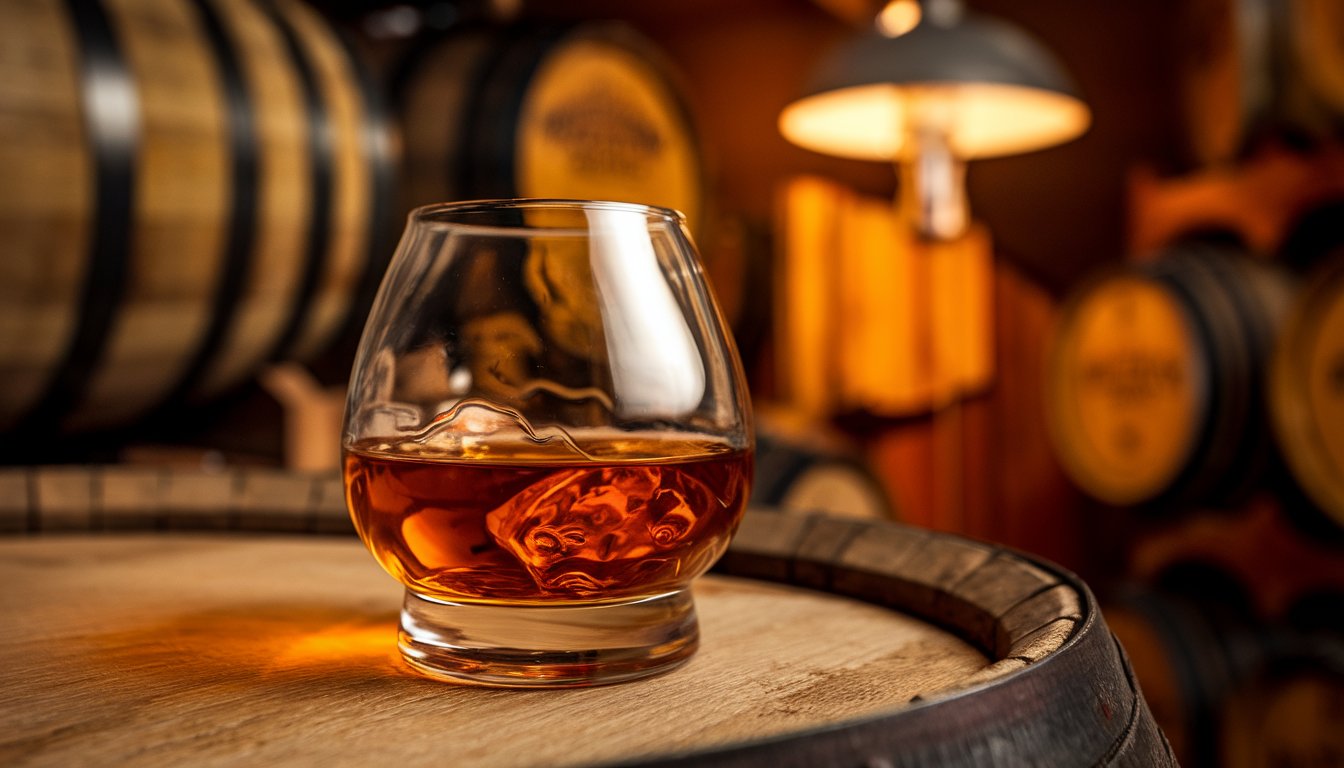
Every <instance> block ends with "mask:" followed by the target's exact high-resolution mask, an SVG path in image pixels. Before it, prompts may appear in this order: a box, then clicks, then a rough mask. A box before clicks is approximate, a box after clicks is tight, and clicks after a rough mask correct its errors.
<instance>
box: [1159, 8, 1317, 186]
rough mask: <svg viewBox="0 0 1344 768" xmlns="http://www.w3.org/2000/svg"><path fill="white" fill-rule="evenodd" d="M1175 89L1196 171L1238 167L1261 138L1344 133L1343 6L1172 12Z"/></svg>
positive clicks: (1301, 139) (1310, 138)
mask: <svg viewBox="0 0 1344 768" xmlns="http://www.w3.org/2000/svg"><path fill="white" fill-rule="evenodd" d="M1175 21H1176V27H1177V29H1176V32H1177V34H1176V36H1175V37H1173V38H1172V39H1173V40H1178V41H1179V44H1178V45H1177V46H1176V48H1175V55H1176V73H1177V84H1178V87H1179V90H1180V107H1181V113H1182V115H1181V116H1182V118H1183V123H1184V127H1185V134H1186V151H1187V153H1188V155H1189V159H1190V161H1191V164H1192V165H1203V166H1220V165H1227V164H1230V163H1234V162H1236V161H1237V160H1239V159H1241V158H1243V157H1244V156H1245V155H1247V154H1248V153H1250V152H1252V151H1254V149H1255V147H1256V144H1257V143H1258V142H1259V141H1261V140H1263V139H1265V138H1270V137H1272V138H1275V139H1277V140H1279V141H1286V142H1288V143H1294V144H1302V143H1309V142H1322V141H1328V140H1329V139H1330V138H1331V137H1338V136H1340V135H1344V36H1342V35H1341V34H1340V31H1339V30H1340V29H1344V5H1341V4H1340V3H1339V2H1338V1H1337V0H1193V1H1192V2H1187V3H1182V4H1181V6H1180V7H1179V8H1178V9H1175Z"/></svg>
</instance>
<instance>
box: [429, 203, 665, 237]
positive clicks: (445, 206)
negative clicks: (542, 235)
mask: <svg viewBox="0 0 1344 768" xmlns="http://www.w3.org/2000/svg"><path fill="white" fill-rule="evenodd" d="M505 210H559V211H590V210H606V211H629V212H631V213H639V214H643V215H644V216H645V217H646V218H650V219H663V220H666V221H670V222H674V223H677V224H682V225H685V224H686V214H684V213H682V212H681V211H678V210H676V209H675V208H664V207H662V206H657V205H647V204H645V203H627V202H621V201H616V200H581V199H577V198H575V199H571V198H562V197H518V198H487V199H481V200H460V201H453V202H444V203H430V204H429V205H421V206H418V207H416V208H413V209H411V212H410V214H409V215H408V217H409V220H410V221H411V222H413V223H416V224H430V225H438V226H445V227H453V228H457V229H482V230H500V229H504V230H509V231H515V232H518V231H527V230H533V231H539V232H544V231H552V230H567V229H570V227H563V226H559V227H557V226H548V225H544V224H542V225H537V224H516V225H515V224H499V223H496V222H492V223H489V224H483V223H482V224H477V223H472V222H471V221H465V220H459V219H454V218H451V216H452V215H453V214H466V215H470V214H474V213H488V212H492V211H505ZM440 217H444V218H440Z"/></svg>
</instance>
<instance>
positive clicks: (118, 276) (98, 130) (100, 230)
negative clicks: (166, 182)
mask: <svg viewBox="0 0 1344 768" xmlns="http://www.w3.org/2000/svg"><path fill="white" fill-rule="evenodd" d="M66 8H67V11H68V13H69V15H70V18H71V19H72V20H73V24H74V31H75V36H76V38H77V39H78V41H79V46H78V47H79V50H80V61H79V73H80V102H81V106H82V108H83V115H84V128H85V131H86V132H87V135H88V141H89V144H90V147H91V150H92V155H93V168H94V190H95V191H94V203H93V210H92V211H91V212H90V218H91V222H90V223H91V226H90V227H89V233H90V244H89V252H88V262H87V264H88V268H87V270H86V272H85V277H84V286H83V288H82V290H81V293H80V298H81V304H80V315H79V322H78V325H77V327H76V328H75V332H74V334H73V335H72V336H71V340H70V343H69V346H68V347H67V348H66V350H65V355H64V356H63V357H62V359H61V362H60V363H59V364H58V365H57V366H56V367H55V368H54V369H53V372H52V374H51V378H50V380H49V382H48V384H47V388H46V392H45V394H44V395H43V397H42V399H41V400H40V401H39V402H38V403H37V405H35V406H34V407H33V408H32V409H31V410H29V412H28V414H27V415H26V416H25V417H24V420H23V421H22V422H21V423H20V425H19V431H20V432H25V433H31V434H41V433H44V432H50V431H52V430H54V429H55V428H56V427H57V426H58V424H59V422H60V419H61V418H62V417H63V416H64V415H65V414H67V413H68V412H70V411H71V410H73V409H74V407H75V406H76V405H78V403H79V401H80V400H81V399H82V398H83V396H84V394H85V393H86V392H87V390H88V387H89V382H90V379H91V378H92V375H93V372H94V371H95V370H97V367H98V365H99V363H100V361H101V360H102V357H103V354H104V352H105V351H106V348H107V343H108V339H109V338H110V337H111V333H112V329H113V326H114V323H113V319H114V318H115V316H116V314H117V312H118V310H119V309H120V307H121V305H122V302H123V301H124V300H125V297H126V287H127V283H128V279H129V276H130V256H131V215H132V208H133V205H134V201H135V165H136V158H137V156H138V153H139V149H140V126H139V119H140V108H139V103H138V99H137V98H136V92H135V84H134V82H133V80H132V78H131V73H130V71H129V70H128V68H127V64H126V60H125V57H124V56H123V55H122V52H121V49H120V47H119V46H118V44H117V40H116V37H115V36H114V35H113V33H112V27H111V24H110V23H109V21H108V18H107V15H106V14H105V13H104V11H103V7H102V5H101V4H100V3H99V2H97V0H66Z"/></svg>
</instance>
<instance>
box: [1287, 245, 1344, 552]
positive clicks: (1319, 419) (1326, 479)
mask: <svg viewBox="0 0 1344 768" xmlns="http://www.w3.org/2000/svg"><path fill="white" fill-rule="evenodd" d="M1269 401H1270V410H1271V413H1272V415H1273V424H1274V433H1275V436H1276V438H1277V441H1278V445H1279V447H1280V449H1281V450H1282V452H1283V456H1284V459H1285V461H1286V462H1287V464H1288V467H1289V469H1290V470H1291V471H1292V473H1293V477H1294V479H1295V480H1296V481H1297V484H1298V485H1299V486H1300V487H1301V489H1302V490H1303V491H1304V492H1305V494H1306V495H1307V497H1308V498H1309V499H1310V501H1311V502H1313V503H1314V506H1315V507H1316V508H1318V509H1319V510H1320V511H1322V512H1323V513H1324V514H1323V515H1321V516H1320V517H1321V518H1322V519H1323V522H1326V523H1328V524H1329V525H1330V526H1332V527H1333V529H1332V530H1331V531H1329V532H1328V533H1332V534H1334V535H1335V536H1339V535H1342V534H1344V251H1341V252H1338V253H1336V254H1335V256H1334V258H1333V259H1332V260H1330V261H1327V262H1325V263H1323V264H1321V265H1319V267H1318V269H1317V271H1316V273H1315V274H1314V276H1313V277H1312V278H1310V279H1309V280H1308V281H1307V286H1306V288H1304V290H1303V291H1302V292H1301V294H1300V296H1299V297H1298V300H1297V302H1296V304H1295V306H1294V308H1293V311H1292V314H1291V316H1290V318H1289V320H1288V323H1287V326H1286V328H1285V329H1284V332H1283V334H1282V337H1281V339H1280V342H1279V345H1278V347H1277V349H1276V350H1275V355H1274V360H1273V365H1272V369H1271V373H1270V386H1269ZM1308 506H1310V505H1308ZM1299 517H1301V515H1299ZM1322 532H1326V531H1322Z"/></svg>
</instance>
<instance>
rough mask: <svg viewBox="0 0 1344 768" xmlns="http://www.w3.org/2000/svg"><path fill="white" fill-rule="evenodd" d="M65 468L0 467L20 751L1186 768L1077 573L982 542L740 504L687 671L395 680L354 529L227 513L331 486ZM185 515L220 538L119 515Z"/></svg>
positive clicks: (372, 571)
mask: <svg viewBox="0 0 1344 768" xmlns="http://www.w3.org/2000/svg"><path fill="white" fill-rule="evenodd" d="M57 471H58V470H57V469H56V468H25V469H13V468H11V469H8V470H4V471H0V491H5V492H6V493H5V494H3V495H0V499H5V500H6V501H5V503H6V504H11V505H12V504H13V503H14V502H11V501H9V499H12V498H15V496H10V495H9V493H8V492H15V493H16V494H17V486H19V485H24V486H27V487H29V489H30V492H33V494H34V495H33V496H26V497H25V496H22V495H18V496H17V497H18V498H21V499H24V502H23V503H24V504H27V505H30V508H28V509H27V510H26V512H25V513H24V514H22V515H19V516H18V517H19V518H21V520H20V522H24V523H32V524H34V525H35V526H36V527H37V529H39V530H41V532H42V535H39V536H12V537H7V538H4V539H0V579H3V580H4V583H5V584H6V586H7V588H6V589H5V590H4V591H3V592H2V593H0V595H3V597H0V604H2V605H3V607H4V609H5V611H6V615H9V616H17V617H22V621H20V622H17V623H14V625H13V627H12V628H11V629H10V630H8V631H6V632H5V633H3V634H0V660H2V661H3V665H2V666H0V669H3V670H4V672H3V673H0V675H3V680H4V683H5V689H6V690H7V691H10V692H11V694H12V695H16V696H20V697H22V699H23V700H24V702H25V704H24V706H23V707H22V708H21V709H16V708H7V709H5V710H3V711H2V712H0V724H3V726H4V728H5V729H6V733H8V734H9V735H10V738H11V741H12V743H13V745H12V747H11V752H10V753H9V754H10V756H11V757H12V758H14V759H17V760H19V761H21V762H22V761H24V760H32V761H35V762H43V761H56V760H69V759H77V760H80V761H88V760H90V759H93V760H95V761H98V762H108V763H123V762H127V761H132V762H134V761H137V760H145V759H149V760H155V761H162V762H194V761H196V760H199V759H201V758H203V757H207V756H208V757H209V758H210V759H211V760H212V761H214V762H217V763H223V764H241V763H248V764H255V763H257V762H265V763H267V764H280V765H287V764H312V763H314V762H320V761H328V760H337V761H342V762H346V761H350V760H355V761H357V762H366V761H384V760H387V761H410V762H420V761H425V760H433V761H435V762H438V763H444V764H450V765H456V766H467V765H537V764H546V765H588V764H594V763H601V764H640V765H656V766H673V765H696V766H757V765H759V766H765V765H770V766H804V765H806V766H860V765H890V766H929V765H940V766H944V765H945V766H958V765H967V766H970V765H984V764H987V762H993V763H994V764H996V765H1007V766H1018V765H1020V766H1027V765H1041V764H1049V765H1060V766H1067V765H1079V766H1093V765H1132V766H1160V765H1174V763H1173V762H1172V758H1171V755H1170V752H1169V749H1168V747H1167V745H1166V742H1165V740H1164V739H1163V737H1162V735H1161V733H1160V731H1158V730H1157V729H1156V727H1155V726H1154V724H1153V721H1152V717H1151V715H1150V714H1149V712H1148V710H1147V707H1146V705H1145V703H1144V700H1143V698H1142V696H1141V695H1140V693H1139V691H1138V689H1137V687H1136V685H1135V683H1134V681H1133V679H1132V677H1131V675H1130V673H1129V668H1128V665H1127V662H1126V660H1125V658H1124V656H1123V654H1122V653H1121V651H1120V650H1119V647H1118V646H1117V645H1116V643H1115V641H1114V639H1113V638H1112V636H1111V635H1110V633H1109V631H1108V630H1107V628H1106V625H1105V623H1104V622H1103V620H1102V617H1101V615H1100V613H1099V612H1098V610H1097V608H1096V604H1095V601H1094V600H1093V598H1092V596H1091V594H1090V593H1089V592H1088V590H1087V588H1086V587H1085V586H1084V585H1083V584H1082V583H1081V582H1079V581H1078V580H1077V579H1076V578H1075V577H1073V576H1071V575H1069V574H1067V573H1064V572H1061V571H1059V570H1058V569H1056V568H1054V567H1052V566H1050V565H1048V564H1045V563H1041V562H1037V561H1033V560H1031V559H1029V558H1026V557H1024V556H1021V555H1017V554H1013V553H1011V552H1007V551H1003V550H1000V549H996V548H993V547H989V546H986V545H982V544H976V543H972V542H969V541H965V540H962V539H958V538H955V537H951V536H946V535H939V534H932V533H927V532H922V531H918V530H915V529H911V528H908V527H904V526H899V525H896V524H893V523H886V522H873V521H855V520H843V519H837V518H829V517H821V516H785V515H778V514H773V513H761V512H759V511H750V512H748V514H747V516H746V517H745V519H744V521H743V523H742V526H741V529H740V530H739V532H738V535H737V538H736V540H735V542H734V544H733V545H732V548H731V549H730V551H729V553H728V554H727V555H726V556H725V558H724V559H723V560H722V561H721V563H720V564H719V566H718V569H717V573H716V574H714V575H711V576H710V577H706V578H705V579H702V580H701V581H700V582H698V583H697V587H696V590H697V605H698V611H699V614H700V618H701V625H702V646H701V649H700V651H699V653H698V654H697V656H696V657H695V658H694V659H692V661H691V662H690V663H689V664H688V665H686V666H685V667H683V668H681V669H680V670H677V671H675V672H672V673H669V674H667V675H663V676H660V677H656V678H651V679H649V680H647V681H643V682H639V683H631V684H625V685H615V686H608V687H602V688H594V689H587V690H582V689H576V690H565V691H551V692H545V693H543V694H541V695H531V694H528V695H519V694H518V693H517V692H509V691H497V690H486V689H477V688H470V687H457V686H446V685H444V684H442V683H436V682H431V681H428V680H424V679H422V678H419V677H416V676H414V675H413V674H411V673H410V672H409V671H407V670H406V669H405V668H404V667H402V666H401V664H400V661H399V660H398V658H397V652H396V649H395V626H396V611H397V606H398V605H399V593H400V590H401V587H400V586H399V585H398V584H397V583H396V582H395V581H393V580H392V579H390V578H388V577H387V576H386V575H385V574H384V573H382V572H381V571H380V570H379V569H378V568H377V566H376V565H375V564H374V563H373V560H372V558H371V557H370V556H369V555H368V553H367V552H366V551H365V550H364V549H363V547H362V546H361V545H360V544H359V543H358V542H357V541H356V540H355V539H354V538H353V537H345V538H330V537H328V538H321V537H312V536H304V537H284V536H260V535H258V534H256V533H253V532H245V530H246V529H247V528H250V527H253V526H259V527H261V528H270V527H271V526H272V524H271V523H270V522H268V521H266V520H264V519H263V518H264V517H265V516H264V515H263V516H255V517H248V516H244V515H241V514H238V511H239V509H240V508H241V506H242V504H243V501H242V500H243V499H244V498H246V497H248V495H249V492H248V491H247V490H246V489H249V488H250V489H252V491H251V495H252V496H253V497H254V498H264V497H266V496H269V495H271V493H272V491H274V492H275V493H277V494H278V495H280V496H292V497H293V498H295V499H301V500H302V501H301V502H299V503H298V507H303V508H306V509H307V512H304V513H299V514H298V515H295V514H291V513H290V512H286V513H285V516H286V518H287V519H288V520H289V521H291V522H292V520H293V519H294V518H295V517H296V516H297V517H304V516H307V517H308V518H309V519H313V518H318V517H321V518H326V517H330V516H335V515H338V514H339V516H340V517H342V518H343V517H345V515H344V512H343V510H340V509H339V501H338V500H336V501H333V500H332V499H330V498H326V499H325V500H323V501H321V502H319V501H318V500H317V496H316V495H315V493H316V490H315V489H316V487H317V486H316V485H311V484H309V485H307V486H306V487H307V490H306V491H298V492H293V491H294V487H291V488H290V491H291V492H289V493H287V492H285V491H284V490H283V489H282V488H280V486H278V485H276V486H274V487H273V488H267V487H265V485H264V484H258V480H257V478H256V477H254V476H252V475H251V474H250V473H249V472H238V473H235V474H232V475H226V477H228V478H229V479H227V480H222V481H218V485H217V488H216V490H217V491H219V492H220V493H221V495H219V496H214V495H212V494H210V493H208V492H206V491H205V490H204V489H203V488H199V487H198V488H197V489H196V490H195V492H193V493H181V494H179V495H178V496H177V497H176V498H175V500H174V501H172V502H167V501H166V500H165V503H164V505H163V506H161V507H160V509H159V510H158V511H157V512H154V513H149V514H143V515H142V516H140V517H138V518H137V517H136V516H135V515H134V514H132V513H131V512H130V511H128V510H126V509H121V510H120V511H117V512H116V513H115V514H114V513H112V511H111V509H110V508H109V499H110V498H111V496H110V495H109V489H111V488H113V487H116V488H119V489H120V491H119V492H120V493H122V494H127V493H129V494H132V495H134V492H133V491H131V490H130V486H132V485H137V484H138V485H139V487H140V491H139V492H141V493H144V492H148V491H146V489H147V488H149V487H152V486H154V485H155V484H156V482H157V483H164V482H165V480H164V478H163V477H162V476H159V477H157V478H154V477H153V476H140V477H138V478H135V477H132V476H131V475H129V473H130V472H132V470H130V469H128V468H124V467H106V468H97V469H89V468H84V469H83V470H76V469H68V468H67V469H65V470H60V471H63V472H65V473H67V474H66V475H64V476H62V477H59V478H57V477H56V476H55V475H53V474H52V473H54V472H57ZM80 472H83V473H84V474H82V475H81V474H79V473H80ZM265 477H268V478H269V480H270V481H275V480H276V477H274V476H271V475H269V474H267V475H265ZM332 479H334V478H332ZM181 480H182V478H180V477H179V478H177V479H174V480H172V481H168V482H171V483H173V484H176V483H179V482H181ZM311 482H316V481H312V480H308V481H304V480H299V481H298V482H297V483H296V486H295V487H302V486H304V485H305V483H311ZM323 482H326V481H325V480H324V481H323ZM71 488H80V489H81V490H80V491H79V493H80V494H83V495H81V496H80V498H70V497H67V498H65V500H64V502H63V503H57V502H56V498H55V497H56V496H59V495H60V494H61V493H63V492H64V491H68V490H69V489H71ZM336 488H339V482H337V484H336ZM151 493H152V492H151ZM113 495H115V494H113ZM157 497H158V498H160V499H161V500H162V499H163V497H162V495H158V496H157ZM120 498H121V499H122V500H123V501H125V499H126V498H127V496H125V495H122V496H121V497H120ZM210 498H214V499H216V502H215V506H216V508H217V509H216V513H215V514H214V515H213V516H212V515H210V514H206V513H204V512H203V510H201V509H199V507H202V506H205V505H206V504H207V503H208V502H204V503H203V502H202V501H201V500H202V499H210ZM272 498H275V496H272ZM272 503H273V502H272ZM189 506H195V507H197V509H195V510H194V511H191V512H190V513H189V514H188V516H189V517H192V518H194V519H196V520H197V521H198V522H199V521H200V520H203V519H210V518H211V517H213V518H214V519H216V520H221V521H224V522H225V523H226V524H227V526H228V527H229V528H230V529H231V530H228V531H218V532H212V533H209V534H205V533H202V532H196V533H189V532H180V531H178V532H175V531H158V532H153V533H143V532H141V533H136V532H134V531H130V530H124V529H125V528H127V527H129V526H132V525H135V524H139V525H141V526H144V527H154V526H157V525H159V524H160V523H161V521H163V520H164V519H165V516H170V515H172V514H174V511H173V510H174V509H185V508H187V507H189ZM75 508H84V509H87V510H89V511H88V512H87V513H85V514H83V516H78V515H75V514H72V513H71V511H72V510H73V509H75ZM220 508H224V509H227V510H229V512H228V513H227V514H222V515H221V514H219V509H220ZM6 509H9V508H8V507H7V508H6ZM0 519H6V520H10V521H11V522H12V521H13V520H14V519H15V516H14V515H13V514H12V512H10V511H7V512H6V517H4V518H0ZM58 520H59V524H60V526H62V527H64V528H66V529H67V531H68V530H69V529H73V528H76V527H79V526H81V525H82V526H83V527H84V530H83V532H81V533H77V534H71V533H69V532H67V533H64V534H63V533H60V532H59V530H57V525H56V524H55V521H58ZM113 520H115V521H116V527H118V528H122V529H123V530H119V531H118V532H117V533H116V534H115V535H106V536H97V535H93V534H92V533H91V531H92V530H93V529H97V528H99V527H112V526H111V521H113ZM137 521H138V522H137ZM769 582H773V583H769ZM72 669H78V670H79V674H71V670H72ZM481 723H489V724H490V727H488V728H482V727H481ZM76 724H77V726H76Z"/></svg>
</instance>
